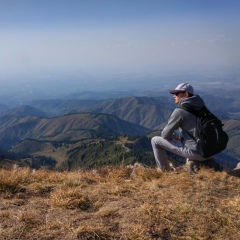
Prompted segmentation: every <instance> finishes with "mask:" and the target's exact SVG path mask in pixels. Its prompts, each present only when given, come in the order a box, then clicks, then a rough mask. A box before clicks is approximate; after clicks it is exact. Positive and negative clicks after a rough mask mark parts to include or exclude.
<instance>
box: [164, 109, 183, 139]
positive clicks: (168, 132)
mask: <svg viewBox="0 0 240 240" xmlns="http://www.w3.org/2000/svg"><path fill="white" fill-rule="evenodd" d="M181 111H182V110H181V109H179V108H176V109H175V110H174V111H173V113H172V115H171V117H170V118H169V119H168V123H167V125H166V126H165V127H164V129H163V130H162V134H161V136H162V137H163V138H164V139H167V140H170V139H172V137H173V133H174V131H175V130H177V129H178V128H179V127H181V125H182V121H183V117H182V114H181Z"/></svg>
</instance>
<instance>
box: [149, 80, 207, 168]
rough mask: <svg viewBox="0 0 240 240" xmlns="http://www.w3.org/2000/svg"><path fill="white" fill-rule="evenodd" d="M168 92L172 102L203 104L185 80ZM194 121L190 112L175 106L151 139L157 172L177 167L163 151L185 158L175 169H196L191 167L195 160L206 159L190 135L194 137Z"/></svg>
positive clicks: (192, 104)
mask: <svg viewBox="0 0 240 240" xmlns="http://www.w3.org/2000/svg"><path fill="white" fill-rule="evenodd" d="M170 93H171V94H174V99H175V103H176V104H178V105H179V106H180V105H182V104H185V105H186V104H189V105H191V107H193V108H194V109H196V110H199V109H201V108H202V107H203V106H204V105H205V104H204V101H203V100H202V99H201V98H200V97H199V96H198V95H194V90H193V87H192V86H191V85H190V84H188V83H181V84H179V85H178V86H177V87H176V88H175V89H174V90H171V91H170ZM196 120H197V119H196V116H195V115H193V114H192V113H190V112H188V111H186V110H184V109H181V108H176V109H175V110H174V111H173V113H172V115H171V117H170V118H169V120H168V123H167V125H166V126H165V127H164V129H163V131H162V133H161V136H160V137H159V136H156V137H153V138H152V140H151V143H152V148H153V153H154V157H155V161H156V163H157V166H158V168H159V170H160V171H169V170H176V169H174V168H172V167H170V165H169V161H168V158H167V155H166V151H169V152H172V153H175V154H177V155H179V156H182V157H184V158H187V164H186V165H185V166H184V167H182V168H181V167H180V168H178V169H184V168H185V169H187V170H189V171H194V172H196V171H197V169H194V167H197V166H198V164H197V163H198V161H204V160H206V158H204V157H202V156H201V155H200V154H199V153H198V152H197V149H196V140H195V139H193V138H192V137H191V136H193V137H194V138H197V132H196V127H197V125H196V124H197V121H196ZM177 130H178V133H177Z"/></svg>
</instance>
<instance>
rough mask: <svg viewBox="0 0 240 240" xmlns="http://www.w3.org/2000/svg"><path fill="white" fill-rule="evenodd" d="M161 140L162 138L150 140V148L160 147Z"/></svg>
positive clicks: (157, 137) (156, 137)
mask: <svg viewBox="0 0 240 240" xmlns="http://www.w3.org/2000/svg"><path fill="white" fill-rule="evenodd" d="M162 139H163V138H162V137H159V136H155V137H153V138H152V139H151V144H152V146H157V145H160V143H161V140H162Z"/></svg>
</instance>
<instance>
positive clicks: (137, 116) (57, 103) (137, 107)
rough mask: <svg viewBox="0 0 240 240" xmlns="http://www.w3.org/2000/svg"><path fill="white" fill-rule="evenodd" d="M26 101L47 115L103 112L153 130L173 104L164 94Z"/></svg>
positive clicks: (167, 113) (164, 119)
mask: <svg viewBox="0 0 240 240" xmlns="http://www.w3.org/2000/svg"><path fill="white" fill-rule="evenodd" d="M30 104H31V105H32V106H34V107H36V108H38V109H40V110H41V111H43V112H45V113H47V115H48V116H49V117H53V116H61V115H64V114H69V113H84V112H91V113H107V114H112V115H115V116H117V117H119V118H121V119H123V120H125V121H128V122H131V123H134V124H138V125H141V126H143V127H146V128H150V129H155V128H156V127H158V126H159V125H160V124H162V123H164V122H166V120H167V119H168V117H169V116H170V114H171V112H172V110H173V109H174V107H175V105H174V103H173V101H172V99H171V100H170V99H169V98H167V97H161V98H155V97H127V98H116V99H111V100H59V99H56V100H35V101H32V102H30Z"/></svg>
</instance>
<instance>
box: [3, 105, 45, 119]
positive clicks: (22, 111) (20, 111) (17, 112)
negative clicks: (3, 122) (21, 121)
mask: <svg viewBox="0 0 240 240" xmlns="http://www.w3.org/2000/svg"><path fill="white" fill-rule="evenodd" d="M4 115H7V116H18V117H26V116H37V117H46V116H47V115H46V113H45V112H44V111H41V110H39V109H37V108H35V107H32V106H30V105H21V106H19V107H16V108H13V109H8V110H7V111H5V114H4Z"/></svg>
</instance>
